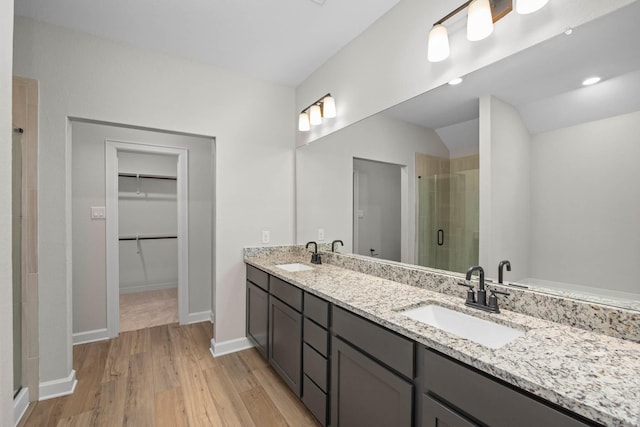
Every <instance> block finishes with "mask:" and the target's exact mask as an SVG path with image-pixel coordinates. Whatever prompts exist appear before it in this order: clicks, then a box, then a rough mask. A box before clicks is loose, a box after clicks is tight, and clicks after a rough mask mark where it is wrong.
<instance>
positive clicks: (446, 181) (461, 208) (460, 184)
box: [417, 170, 478, 272]
mask: <svg viewBox="0 0 640 427" xmlns="http://www.w3.org/2000/svg"><path fill="white" fill-rule="evenodd" d="M475 176H477V170H476V171H475ZM469 178H471V182H467V181H469ZM474 182H477V178H476V179H475V181H474V171H469V172H463V173H442V174H433V175H427V176H421V177H418V180H417V188H418V191H417V193H418V197H417V199H418V213H417V220H418V226H417V232H418V238H417V246H418V251H417V252H418V260H417V261H418V264H419V265H421V266H424V267H431V268H437V269H439V270H447V271H456V272H464V271H466V269H467V268H468V267H469V266H470V265H475V264H477V258H478V250H477V247H478V241H477V237H476V238H475V239H473V236H475V235H477V232H476V233H474V231H475V230H477V223H478V209H477V204H478V202H477V200H478V199H477V194H478V192H477V189H476V188H475V187H477V185H470V184H473V183H474Z"/></svg>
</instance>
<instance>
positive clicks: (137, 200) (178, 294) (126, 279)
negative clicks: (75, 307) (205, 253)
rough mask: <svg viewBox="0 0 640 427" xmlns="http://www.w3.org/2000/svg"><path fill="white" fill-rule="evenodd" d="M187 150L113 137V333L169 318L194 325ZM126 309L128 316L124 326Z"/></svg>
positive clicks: (109, 160)
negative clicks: (190, 313)
mask: <svg viewBox="0 0 640 427" xmlns="http://www.w3.org/2000/svg"><path fill="white" fill-rule="evenodd" d="M187 153H188V152H187V150H186V149H183V148H171V147H160V146H153V145H145V144H136V143H131V142H122V141H113V140H107V141H106V158H105V160H106V168H105V172H106V177H105V182H106V218H107V221H106V242H107V333H108V335H109V337H115V336H117V335H118V333H119V332H121V331H126V330H134V329H142V328H144V327H148V326H156V325H158V324H162V323H163V322H165V323H172V322H173V321H177V320H179V321H180V323H181V324H184V323H188V319H187V317H188V297H189V290H188V289H189V288H188V283H189V276H188V262H189V261H188V260H189V254H188V248H189V232H188V228H189V227H188V218H189V212H188V195H187V189H188V182H187V181H188V178H187V177H188V163H187ZM174 296H175V298H174ZM121 304H122V305H121ZM174 305H177V307H175V306H174ZM121 308H122V309H123V310H126V311H123V314H125V313H126V314H127V316H126V317H123V318H122V320H123V324H122V325H121V324H120V321H121ZM176 308H177V316H174V314H175V311H174V310H175V309H176Z"/></svg>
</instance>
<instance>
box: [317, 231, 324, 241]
mask: <svg viewBox="0 0 640 427" xmlns="http://www.w3.org/2000/svg"><path fill="white" fill-rule="evenodd" d="M318 241H319V242H322V241H324V228H318Z"/></svg>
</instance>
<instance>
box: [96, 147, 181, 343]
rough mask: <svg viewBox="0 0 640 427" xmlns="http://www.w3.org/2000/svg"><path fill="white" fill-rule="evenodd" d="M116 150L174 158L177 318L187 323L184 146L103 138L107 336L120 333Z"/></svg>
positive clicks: (110, 336)
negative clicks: (176, 232) (176, 229)
mask: <svg viewBox="0 0 640 427" xmlns="http://www.w3.org/2000/svg"><path fill="white" fill-rule="evenodd" d="M118 151H123V152H125V151H126V152H133V153H147V154H164V155H174V156H177V157H178V168H177V185H176V187H177V201H178V234H177V235H178V319H179V321H180V324H181V325H183V324H186V323H188V317H189V203H188V201H189V198H188V190H189V186H188V175H189V165H188V154H189V151H188V150H187V149H186V148H178V147H167V146H159V145H151V144H142V143H138V142H128V141H119V140H113V139H106V140H105V174H106V176H105V182H106V200H105V209H106V246H107V335H108V337H109V338H114V337H117V336H118V334H119V333H120V258H119V257H120V243H119V240H118V237H119V236H118Z"/></svg>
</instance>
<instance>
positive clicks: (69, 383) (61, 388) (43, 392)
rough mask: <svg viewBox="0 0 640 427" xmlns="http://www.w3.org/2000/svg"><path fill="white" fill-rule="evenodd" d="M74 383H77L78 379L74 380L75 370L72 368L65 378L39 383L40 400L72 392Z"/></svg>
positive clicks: (74, 386) (74, 387)
mask: <svg viewBox="0 0 640 427" xmlns="http://www.w3.org/2000/svg"><path fill="white" fill-rule="evenodd" d="M76 384H78V380H76V371H74V370H72V371H71V373H70V374H69V376H68V377H67V378H59V379H57V380H52V381H45V382H43V383H40V400H47V399H53V398H54V397H60V396H67V395H69V394H73V391H74V390H75V389H76Z"/></svg>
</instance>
